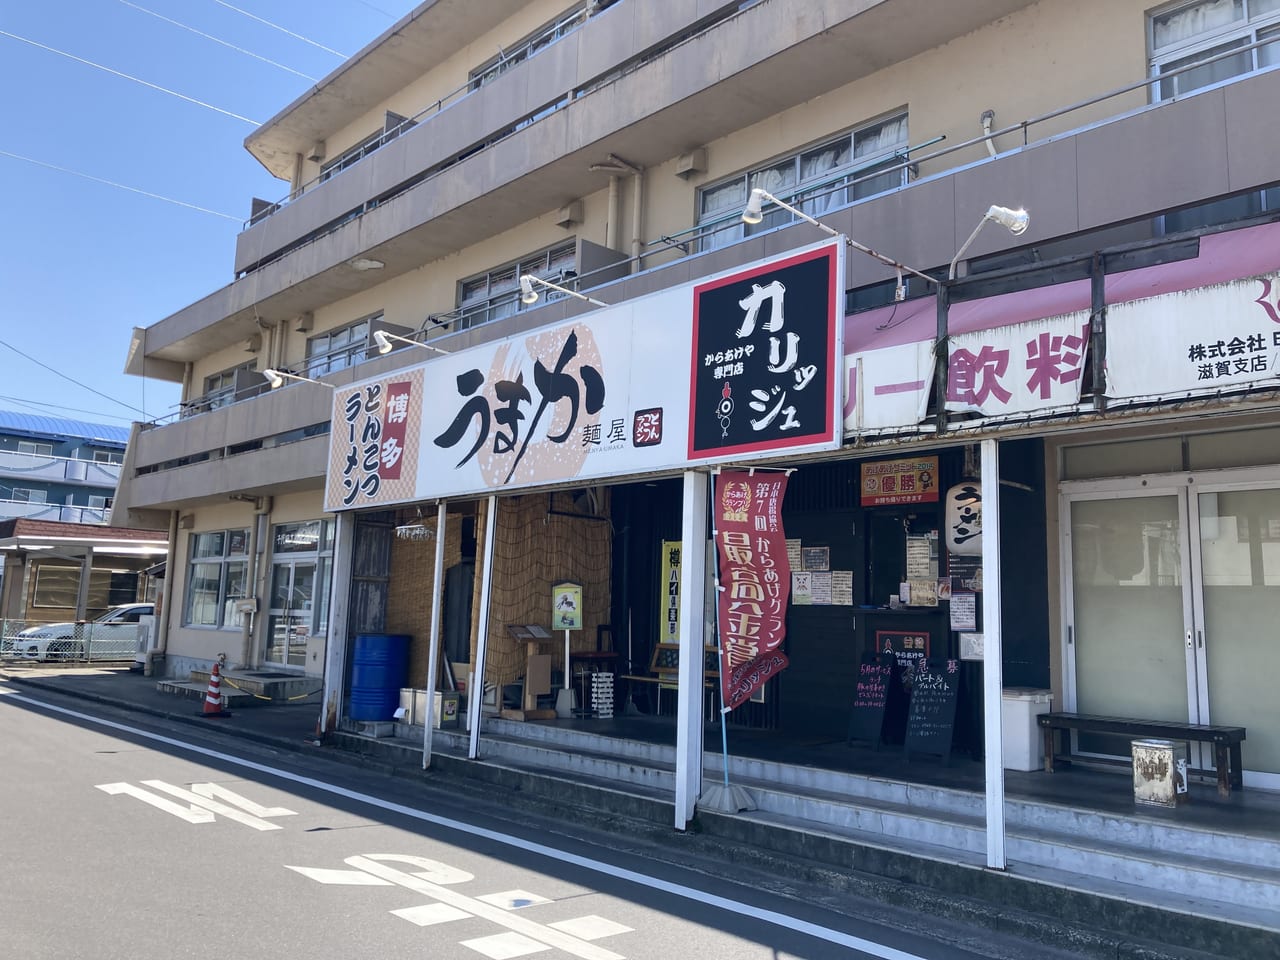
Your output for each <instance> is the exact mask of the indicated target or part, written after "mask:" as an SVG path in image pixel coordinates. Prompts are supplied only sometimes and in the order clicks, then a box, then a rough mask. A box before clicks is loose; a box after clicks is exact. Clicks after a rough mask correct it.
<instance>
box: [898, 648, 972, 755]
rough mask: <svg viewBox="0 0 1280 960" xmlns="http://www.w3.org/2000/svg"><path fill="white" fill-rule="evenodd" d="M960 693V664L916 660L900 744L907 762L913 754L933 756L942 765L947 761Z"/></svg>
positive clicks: (953, 661) (949, 661)
mask: <svg viewBox="0 0 1280 960" xmlns="http://www.w3.org/2000/svg"><path fill="white" fill-rule="evenodd" d="M959 690H960V661H958V660H928V659H926V660H920V661H917V663H916V671H915V676H914V677H913V678H912V685H911V706H910V709H909V711H908V713H907V736H906V741H905V743H904V744H903V751H904V753H905V754H906V756H907V759H910V758H911V755H912V754H913V753H929V754H936V755H938V756H940V757H942V762H943V763H946V762H947V761H948V760H949V759H950V757H951V740H952V736H953V734H954V732H955V722H956V699H957V695H958V693H959Z"/></svg>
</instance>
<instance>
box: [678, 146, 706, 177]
mask: <svg viewBox="0 0 1280 960" xmlns="http://www.w3.org/2000/svg"><path fill="white" fill-rule="evenodd" d="M706 172H707V151H706V150H704V149H703V148H702V147H699V148H698V149H697V150H690V151H689V152H688V153H682V154H681V155H680V156H679V157H677V158H676V176H677V177H691V176H693V175H694V174H695V173H706Z"/></svg>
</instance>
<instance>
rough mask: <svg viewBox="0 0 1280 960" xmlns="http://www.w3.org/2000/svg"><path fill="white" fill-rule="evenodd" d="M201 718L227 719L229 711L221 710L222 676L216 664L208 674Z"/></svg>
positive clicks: (229, 714)
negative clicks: (207, 687) (207, 686)
mask: <svg viewBox="0 0 1280 960" xmlns="http://www.w3.org/2000/svg"><path fill="white" fill-rule="evenodd" d="M200 716H202V717H229V716H231V711H230V710H224V709H222V674H221V672H220V671H219V669H218V664H216V663H215V664H214V665H213V669H212V670H211V671H210V672H209V689H208V690H207V691H205V695H204V711H203V712H202V713H201V714H200Z"/></svg>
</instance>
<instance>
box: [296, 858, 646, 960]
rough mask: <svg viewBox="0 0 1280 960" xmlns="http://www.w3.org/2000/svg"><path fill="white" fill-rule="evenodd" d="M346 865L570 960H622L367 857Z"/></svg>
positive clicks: (622, 959)
mask: <svg viewBox="0 0 1280 960" xmlns="http://www.w3.org/2000/svg"><path fill="white" fill-rule="evenodd" d="M379 859H385V858H379ZM346 862H347V863H349V864H351V866H353V867H356V868H358V869H360V870H366V871H368V872H369V873H371V874H373V875H374V876H375V877H381V878H382V879H383V880H390V881H391V882H392V883H394V884H397V885H398V886H401V887H404V888H405V889H406V890H412V891H413V892H414V893H418V894H421V895H422V896H424V897H430V898H431V899H432V900H435V901H436V902H438V903H443V904H445V905H447V906H450V907H453V908H455V909H457V910H461V911H463V912H464V913H469V914H471V915H472V916H475V917H479V918H480V919H482V920H488V921H490V922H491V923H495V924H497V925H498V926H500V927H505V928H506V929H508V930H510V931H511V932H512V933H518V934H521V935H522V936H524V937H527V938H529V939H530V940H533V941H535V942H537V943H542V944H546V945H547V946H548V947H555V948H557V949H559V950H563V951H564V952H565V953H568V954H570V955H571V956H575V957H581V958H582V960H625V958H624V957H623V956H622V955H621V954H617V953H614V952H613V951H612V950H606V949H605V948H604V947H596V946H593V945H592V944H590V943H587V942H585V941H582V940H579V939H578V938H577V937H573V936H570V935H569V934H567V933H564V932H563V931H560V930H552V929H551V928H549V927H546V926H543V925H542V924H541V923H538V922H537V921H536V920H530V919H528V918H526V917H524V916H521V915H520V914H519V913H513V912H512V911H510V910H506V909H504V908H502V907H495V906H493V905H492V904H488V903H482V902H481V901H480V900H477V899H476V898H475V897H469V896H467V895H466V894H465V893H459V892H457V891H456V890H451V889H449V888H448V887H446V886H442V885H440V884H437V883H431V882H430V881H429V880H426V879H423V875H422V874H410V873H405V872H404V871H403V870H397V869H396V868H395V867H392V866H386V865H385V864H383V863H380V862H379V861H378V860H374V859H372V858H370V857H347V861H346ZM291 869H292V868H291ZM510 956H518V954H510Z"/></svg>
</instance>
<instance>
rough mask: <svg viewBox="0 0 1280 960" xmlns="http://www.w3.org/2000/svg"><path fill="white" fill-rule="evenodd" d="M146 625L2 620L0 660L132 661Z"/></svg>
mask: <svg viewBox="0 0 1280 960" xmlns="http://www.w3.org/2000/svg"><path fill="white" fill-rule="evenodd" d="M141 638H142V629H141V626H140V625H139V624H136V623H122V624H114V623H41V622H38V621H35V620H0V660H3V661H4V662H6V663H12V662H23V661H25V662H32V663H106V662H121V661H132V660H133V659H134V657H135V656H136V655H137V652H138V649H139V646H140V643H141Z"/></svg>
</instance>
